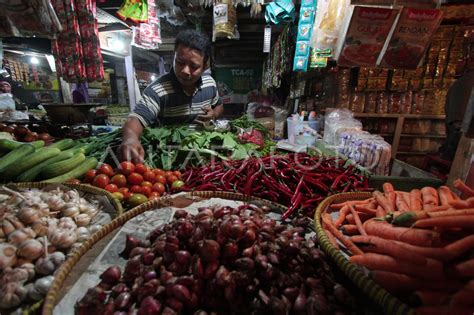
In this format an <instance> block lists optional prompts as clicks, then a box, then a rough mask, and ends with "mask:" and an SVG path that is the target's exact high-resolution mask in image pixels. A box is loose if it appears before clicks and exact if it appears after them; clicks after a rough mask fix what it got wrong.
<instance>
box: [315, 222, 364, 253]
mask: <svg viewBox="0 0 474 315" xmlns="http://www.w3.org/2000/svg"><path fill="white" fill-rule="evenodd" d="M323 222H324V223H326V227H327V229H328V230H329V231H330V232H331V233H332V234H333V235H334V236H335V237H336V238H337V239H338V240H339V241H341V243H342V244H344V246H346V248H347V249H348V250H350V251H351V253H352V254H353V255H359V254H363V252H362V251H361V250H360V249H359V247H357V246H356V245H355V244H354V243H353V242H352V241H351V240H349V239H348V238H346V237H345V236H344V235H343V234H342V233H341V232H340V231H339V230H338V229H337V228H336V227H335V226H334V225H332V224H331V222H329V221H328V219H327V218H324V217H323Z"/></svg>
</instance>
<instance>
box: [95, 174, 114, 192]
mask: <svg viewBox="0 0 474 315" xmlns="http://www.w3.org/2000/svg"><path fill="white" fill-rule="evenodd" d="M109 182H110V179H109V177H108V176H107V175H105V174H99V175H97V176H96V177H94V180H93V181H92V185H94V186H97V187H99V188H102V189H103V188H105V186H107V184H108V183H109Z"/></svg>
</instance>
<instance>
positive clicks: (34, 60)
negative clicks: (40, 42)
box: [30, 56, 39, 65]
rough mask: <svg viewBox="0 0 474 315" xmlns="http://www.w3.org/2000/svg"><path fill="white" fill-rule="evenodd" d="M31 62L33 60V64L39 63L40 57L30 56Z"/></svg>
mask: <svg viewBox="0 0 474 315" xmlns="http://www.w3.org/2000/svg"><path fill="white" fill-rule="evenodd" d="M30 62H31V64H33V65H37V64H39V60H38V58H36V57H35V56H33V57H31V58H30Z"/></svg>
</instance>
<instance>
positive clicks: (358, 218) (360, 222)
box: [349, 205, 367, 235]
mask: <svg viewBox="0 0 474 315" xmlns="http://www.w3.org/2000/svg"><path fill="white" fill-rule="evenodd" d="M349 209H350V211H351V213H352V215H353V216H354V221H355V224H356V225H357V229H358V230H359V233H360V234H361V235H367V232H365V230H364V227H363V226H362V221H361V220H360V217H359V214H358V213H357V211H355V210H354V207H353V206H352V205H349Z"/></svg>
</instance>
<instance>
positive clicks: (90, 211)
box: [79, 205, 99, 218]
mask: <svg viewBox="0 0 474 315" xmlns="http://www.w3.org/2000/svg"><path fill="white" fill-rule="evenodd" d="M79 208H80V209H81V213H84V214H87V215H88V216H90V217H91V218H94V217H95V216H96V215H97V213H99V208H97V207H96V206H93V205H80V206H79Z"/></svg>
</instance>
